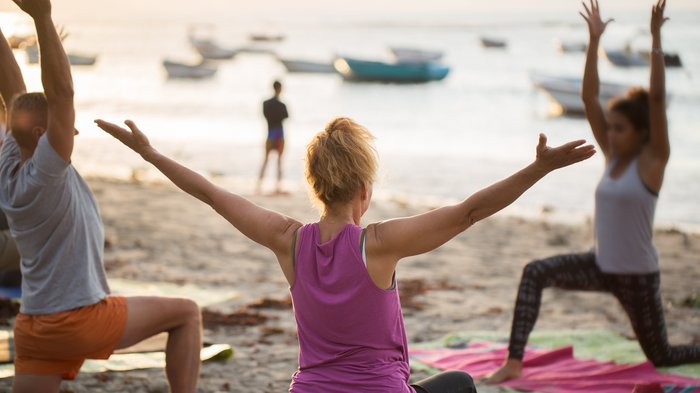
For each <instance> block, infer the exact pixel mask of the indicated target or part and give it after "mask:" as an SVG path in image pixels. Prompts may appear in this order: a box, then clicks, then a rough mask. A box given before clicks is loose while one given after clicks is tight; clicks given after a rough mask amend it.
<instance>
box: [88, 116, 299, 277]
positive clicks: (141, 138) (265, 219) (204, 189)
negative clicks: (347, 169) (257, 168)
mask: <svg viewBox="0 0 700 393" xmlns="http://www.w3.org/2000/svg"><path fill="white" fill-rule="evenodd" d="M95 123H97V125H98V126H99V127H100V128H101V129H103V130H104V131H106V132H107V133H109V134H111V135H112V136H113V137H115V138H116V139H118V140H119V141H121V142H122V143H123V144H125V145H126V146H128V147H129V148H131V149H132V150H133V151H135V152H136V153H138V154H140V155H141V157H143V158H144V159H145V160H146V161H148V162H150V163H151V164H153V166H155V167H156V168H157V169H158V170H159V171H160V172H162V173H163V174H164V175H165V176H166V177H167V178H168V179H170V180H171V181H172V182H173V183H174V184H175V185H176V186H178V187H179V188H180V189H182V190H183V191H185V192H186V193H188V194H190V195H192V196H194V197H195V198H197V199H199V200H200V201H202V202H204V203H206V204H207V205H209V206H211V207H212V208H213V209H214V210H216V212H217V213H219V214H220V215H221V216H222V217H224V218H225V219H226V220H227V221H229V222H230V223H231V224H232V225H233V226H234V227H236V229H238V230H239V231H241V233H243V234H244V235H245V236H246V237H248V238H250V239H251V240H253V241H254V242H256V243H259V244H261V245H263V246H265V247H267V248H269V249H270V250H272V251H273V252H274V253H275V254H276V255H277V257H278V259H280V261H282V260H283V259H290V260H291V244H292V234H293V233H294V231H295V230H296V229H297V228H299V227H300V226H301V224H300V223H299V222H298V221H296V220H294V219H292V218H289V217H287V216H285V215H283V214H280V213H277V212H274V211H272V210H268V209H265V208H263V207H260V206H258V205H256V204H254V203H253V202H251V201H249V200H247V199H246V198H244V197H242V196H240V195H236V194H234V193H231V192H228V191H226V190H224V189H222V188H220V187H218V186H216V185H215V184H213V183H211V182H210V181H209V180H207V179H206V178H204V176H202V175H200V174H198V173H197V172H195V171H193V170H191V169H189V168H187V167H185V166H184V165H181V164H179V163H178V162H176V161H175V160H173V159H170V158H168V157H166V156H165V155H163V154H161V153H159V152H158V151H157V150H156V149H154V148H153V147H152V146H151V144H150V142H149V141H148V138H147V137H146V135H145V134H143V132H141V131H140V130H139V129H138V127H136V124H134V122H132V121H130V120H127V121H126V122H125V124H126V125H127V126H128V127H129V129H130V130H127V129H125V128H122V127H120V126H118V125H116V124H112V123H108V122H106V121H103V120H96V121H95ZM287 254H289V255H287ZM282 269H283V271H284V272H285V275H287V273H288V272H287V271H286V269H285V266H282Z"/></svg>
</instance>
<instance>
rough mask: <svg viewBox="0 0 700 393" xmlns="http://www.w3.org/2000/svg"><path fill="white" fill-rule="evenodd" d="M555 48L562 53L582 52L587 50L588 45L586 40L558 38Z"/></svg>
mask: <svg viewBox="0 0 700 393" xmlns="http://www.w3.org/2000/svg"><path fill="white" fill-rule="evenodd" d="M554 46H555V48H556V49H557V50H558V51H559V52H561V53H582V52H585V51H586V48H587V45H586V43H585V42H576V41H569V42H567V41H562V40H557V41H556V42H555V43H554Z"/></svg>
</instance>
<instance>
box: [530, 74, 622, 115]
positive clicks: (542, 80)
mask: <svg viewBox="0 0 700 393" xmlns="http://www.w3.org/2000/svg"><path fill="white" fill-rule="evenodd" d="M532 82H533V84H534V85H535V86H536V87H537V88H539V89H541V90H542V91H544V93H545V94H546V95H547V96H548V97H549V98H550V100H551V101H552V102H553V103H554V104H555V105H556V106H557V107H558V108H559V109H560V110H561V112H563V113H566V114H573V115H581V114H583V113H584V110H585V108H584V106H583V100H582V99H581V85H582V82H581V79H580V78H561V77H552V76H545V75H533V76H532ZM627 90H628V87H627V86H623V85H618V84H613V83H601V84H600V97H599V100H600V104H601V106H603V107H604V108H605V107H607V105H608V102H609V101H610V100H611V99H612V98H615V97H619V96H622V95H624V94H625V92H626V91H627Z"/></svg>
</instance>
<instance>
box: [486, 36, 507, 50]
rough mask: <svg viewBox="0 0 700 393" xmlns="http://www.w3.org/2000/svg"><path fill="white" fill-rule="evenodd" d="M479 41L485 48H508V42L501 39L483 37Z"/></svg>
mask: <svg viewBox="0 0 700 393" xmlns="http://www.w3.org/2000/svg"><path fill="white" fill-rule="evenodd" d="M479 40H480V41H481V46H483V47H484V48H496V49H503V48H505V47H506V46H507V43H506V41H505V40H502V39H500V38H494V37H481V38H480V39H479Z"/></svg>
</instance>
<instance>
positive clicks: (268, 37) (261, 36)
mask: <svg viewBox="0 0 700 393" xmlns="http://www.w3.org/2000/svg"><path fill="white" fill-rule="evenodd" d="M248 38H250V40H251V41H257V42H280V41H284V35H282V34H266V33H253V34H251V35H249V36H248Z"/></svg>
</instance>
